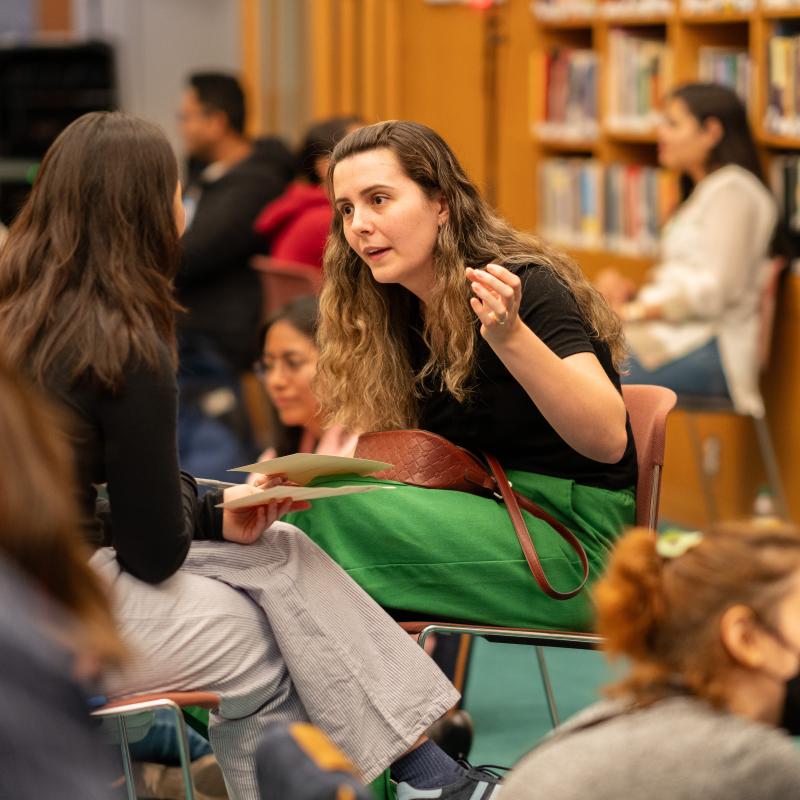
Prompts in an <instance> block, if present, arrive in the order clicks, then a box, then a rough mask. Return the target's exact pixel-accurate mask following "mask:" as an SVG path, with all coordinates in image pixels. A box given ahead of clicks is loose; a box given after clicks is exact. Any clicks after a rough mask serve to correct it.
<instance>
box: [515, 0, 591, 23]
mask: <svg viewBox="0 0 800 800" xmlns="http://www.w3.org/2000/svg"><path fill="white" fill-rule="evenodd" d="M596 11H597V3H596V2H595V0H534V2H532V3H531V12H532V13H533V15H534V17H536V18H537V19H539V20H542V21H543V22H558V21H560V20H568V19H587V20H588V19H591V18H592V17H594V15H595V13H596Z"/></svg>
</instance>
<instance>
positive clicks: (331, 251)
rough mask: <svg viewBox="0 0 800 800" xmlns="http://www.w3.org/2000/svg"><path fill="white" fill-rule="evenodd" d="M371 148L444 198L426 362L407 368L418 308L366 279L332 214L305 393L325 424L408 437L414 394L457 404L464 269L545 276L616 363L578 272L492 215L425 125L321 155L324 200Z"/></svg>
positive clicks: (610, 323)
mask: <svg viewBox="0 0 800 800" xmlns="http://www.w3.org/2000/svg"><path fill="white" fill-rule="evenodd" d="M381 148H385V149H388V150H390V151H391V152H392V153H394V155H395V156H396V158H397V160H398V161H399V163H400V165H401V167H402V169H403V170H404V172H405V174H406V175H408V177H409V178H411V179H412V180H413V181H414V182H415V183H416V184H417V185H418V186H420V187H421V189H422V190H423V191H424V192H425V194H426V195H427V196H428V197H430V198H434V197H439V196H441V197H443V198H444V199H445V201H446V202H447V206H448V209H449V216H448V219H447V221H446V222H445V223H444V224H443V225H442V226H441V228H440V229H439V235H438V238H437V241H436V244H435V248H434V252H433V265H434V266H433V269H434V276H433V288H432V291H431V294H430V297H429V299H428V301H427V304H426V308H427V309H435V313H423V317H424V321H423V330H422V336H423V339H424V341H425V344H426V345H427V347H428V348H429V350H430V355H429V357H428V359H427V361H426V362H425V364H424V365H423V366H422V367H421V368H420V369H417V370H415V369H414V368H413V366H412V363H411V359H410V352H409V325H410V322H411V320H412V318H413V316H412V315H413V313H414V309H415V307H416V302H417V301H416V299H415V298H414V297H413V295H412V294H411V293H410V292H409V291H407V290H406V289H404V288H403V287H401V286H399V285H395V284H379V283H378V282H377V281H375V280H374V278H373V277H372V274H371V272H370V269H369V267H368V266H367V265H366V264H365V263H364V262H363V261H362V260H361V259H360V258H359V256H358V255H357V254H356V253H355V252H354V251H353V250H352V249H351V248H350V246H349V245H348V243H347V240H346V239H345V235H344V228H343V221H342V217H341V215H339V214H338V213H337V214H335V215H334V219H333V223H332V226H331V232H330V236H329V237H328V244H327V246H326V249H325V258H324V272H325V281H324V284H323V288H322V295H321V297H320V324H319V334H318V336H319V345H320V359H319V369H318V373H317V380H316V384H315V389H316V391H317V394H318V395H319V397H320V402H321V404H322V408H323V413H324V414H325V415H326V417H327V421H328V423H334V422H335V423H338V424H341V425H344V426H345V427H347V428H348V429H349V430H361V431H370V430H382V429H392V428H405V427H410V426H414V425H415V424H416V422H417V419H418V415H419V398H420V396H421V391H422V386H423V384H425V385H438V386H439V387H441V388H442V389H445V390H447V391H448V392H450V394H452V395H453V397H455V398H456V399H457V400H458V401H459V402H463V401H464V400H466V399H467V396H468V395H469V392H470V388H471V387H470V384H471V380H472V377H473V372H474V362H475V350H476V344H477V337H478V335H479V333H478V324H477V319H476V317H475V315H474V314H473V312H472V310H471V309H470V306H469V296H470V290H469V284H468V282H467V280H466V277H465V274H464V270H465V268H466V267H468V266H470V267H483V266H485V265H486V264H488V263H489V262H492V261H494V262H499V263H501V264H503V265H504V266H506V267H509V268H510V269H512V270H513V269H514V268H515V267H522V266H525V265H529V264H536V265H538V266H539V267H540V268H543V269H549V270H551V271H552V272H553V274H554V275H555V276H556V277H557V278H558V279H559V280H560V281H561V282H562V283H563V284H564V285H565V286H566V287H567V288H568V289H569V291H570V292H571V293H572V295H573V297H574V298H575V301H576V303H577V305H578V308H579V310H580V312H581V314H582V315H583V316H584V318H585V320H586V322H587V324H588V326H589V328H590V329H591V331H592V335H593V336H595V337H596V338H597V339H598V340H600V341H602V342H605V343H607V344H608V346H609V348H610V350H611V353H612V357H613V359H614V361H615V363H620V362H621V361H622V358H623V357H624V353H625V347H624V343H623V337H622V330H621V325H620V322H619V319H618V318H617V317H616V315H614V314H613V313H612V312H611V310H610V309H609V307H608V306H607V305H606V303H605V301H604V300H603V299H602V297H600V295H599V294H598V293H597V292H596V291H595V289H594V288H593V287H592V286H591V284H590V283H589V282H588V281H587V280H586V278H585V277H584V275H583V273H582V272H581V270H580V268H579V267H578V265H577V264H576V263H575V262H574V261H572V260H571V259H570V258H568V257H567V256H566V255H564V254H563V253H561V252H559V251H558V250H556V249H555V248H553V247H551V246H550V245H548V244H546V243H545V242H543V241H542V240H541V239H539V238H537V237H535V236H532V235H529V234H525V233H521V232H519V231H516V230H514V228H512V227H511V226H510V225H509V224H508V223H507V222H506V221H505V220H503V219H501V218H500V217H499V216H498V215H497V214H495V213H494V212H493V211H492V209H491V208H490V207H489V206H488V204H487V203H486V202H485V201H484V200H483V198H481V196H480V194H479V192H478V189H477V188H476V187H475V185H474V184H473V183H472V181H471V180H470V179H469V177H468V175H467V174H466V172H465V171H464V169H463V167H462V166H461V165H460V164H459V162H458V159H456V157H455V155H454V154H453V151H452V150H451V149H450V147H449V146H448V145H447V143H446V142H445V141H444V140H443V139H442V138H441V136H439V135H438V134H437V133H436V132H435V131H433V130H431V129H430V128H428V127H426V126H425V125H420V124H418V123H415V122H406V121H390V122H381V123H378V124H377V125H371V126H368V127H365V128H361V129H359V130H357V131H354V132H353V133H351V134H349V135H348V136H347V137H345V138H344V139H343V140H342V141H341V142H339V144H338V145H337V146H336V148H335V149H334V151H333V153H332V155H331V162H330V167H329V169H328V192H329V194H330V196H331V198H333V197H334V192H333V174H334V171H335V169H336V166H337V165H338V164H339V163H340V162H341V161H344V160H345V159H347V158H350V157H351V156H354V155H356V154H358V153H364V152H367V151H370V150H377V149H381Z"/></svg>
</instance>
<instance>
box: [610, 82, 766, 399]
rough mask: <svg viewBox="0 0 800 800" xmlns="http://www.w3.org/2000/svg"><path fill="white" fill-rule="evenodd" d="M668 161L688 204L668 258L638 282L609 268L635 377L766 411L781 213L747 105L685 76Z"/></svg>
mask: <svg viewBox="0 0 800 800" xmlns="http://www.w3.org/2000/svg"><path fill="white" fill-rule="evenodd" d="M658 140H659V141H658V155H659V161H660V163H661V165H662V166H663V167H666V168H667V169H671V170H674V171H676V172H679V173H680V175H681V184H682V187H681V188H682V190H683V191H682V194H683V197H684V201H683V203H682V204H681V205H680V206H679V208H678V209H677V211H676V212H675V214H674V215H673V217H672V219H671V220H670V222H669V223H668V224H667V226H666V227H665V229H664V231H663V235H662V244H661V258H660V260H659V263H658V264H657V265H656V266H655V267H654V269H653V270H652V272H651V274H650V275H649V278H648V281H647V283H646V284H645V285H644V286H642V287H641V288H639V289H638V291H637V288H636V286H635V285H634V284H633V283H632V282H631V281H630V280H629V279H627V278H625V277H624V276H622V275H620V274H619V273H617V272H615V271H613V270H606V271H605V272H603V273H601V274H600V275H599V276H598V278H597V288H598V289H599V290H600V292H601V293H602V294H603V295H604V296H605V297H606V299H607V300H608V301H609V303H610V304H611V305H612V307H614V308H615V310H616V311H617V312H618V313H619V314H620V316H621V317H622V319H623V321H624V322H625V333H626V336H627V339H628V344H629V346H630V349H631V361H630V364H629V374H628V376H627V378H626V380H627V381H628V382H630V383H656V384H660V385H662V386H669V387H671V388H673V389H675V390H676V391H677V392H679V393H681V392H683V393H689V394H707V395H714V396H718V395H721V396H729V397H730V398H731V399H732V400H733V403H734V406H735V407H736V409H737V410H739V411H741V412H744V413H756V414H757V413H760V412H761V410H762V403H761V397H760V394H759V391H758V334H759V299H760V295H761V290H762V288H763V286H764V282H765V281H766V279H767V277H768V275H769V268H768V261H767V255H768V251H769V246H770V241H771V239H772V235H773V231H774V229H775V224H776V220H777V211H776V206H775V201H774V199H773V197H772V195H771V194H770V192H769V191H768V189H767V187H766V185H765V183H764V179H763V176H762V173H761V168H760V166H759V162H758V156H757V153H756V149H755V144H754V142H753V137H752V134H751V132H750V129H749V127H748V124H747V116H746V111H745V108H744V106H743V104H742V102H741V101H740V100H739V98H738V97H737V96H736V94H735V93H734V92H733V91H732V90H730V89H727V88H725V87H723V86H718V85H716V84H702V83H692V84H686V85H684V86H682V87H680V88H679V89H677V90H676V91H674V92H673V93H672V94H671V96H670V98H669V100H667V103H666V107H665V114H664V122H663V124H662V125H661V126H660V128H659V135H658Z"/></svg>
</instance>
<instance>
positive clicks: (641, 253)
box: [527, 0, 800, 524]
mask: <svg viewBox="0 0 800 800" xmlns="http://www.w3.org/2000/svg"><path fill="white" fill-rule="evenodd" d="M573 9H574V10H573ZM529 25H530V29H529V36H528V39H527V41H528V44H529V50H528V57H529V73H528V86H529V96H530V102H529V108H528V114H529V148H530V150H531V158H530V163H531V165H532V168H533V172H534V183H533V187H534V191H533V192H532V194H534V195H535V196H534V197H533V198H532V201H533V210H532V214H531V216H532V219H533V220H534V225H535V227H536V230H537V232H539V233H541V234H542V235H544V236H547V237H548V238H549V239H551V240H553V241H554V242H555V243H557V244H559V245H561V246H562V247H563V248H564V249H565V250H566V251H567V252H569V253H570V255H572V256H573V257H574V258H575V259H576V260H577V261H578V263H579V264H580V265H581V266H582V268H583V269H584V271H585V272H586V273H587V275H589V276H590V277H591V276H592V275H594V274H596V273H597V272H598V271H599V270H600V269H602V268H604V267H609V266H613V267H615V268H617V269H619V270H620V271H621V272H623V273H625V274H626V275H628V276H629V277H631V278H632V279H633V280H635V281H637V282H641V281H642V280H643V279H644V277H645V275H646V272H647V270H648V269H649V268H650V266H651V265H652V263H653V258H654V248H653V244H655V243H654V242H652V241H650V239H649V236H648V235H642V236H638V237H637V236H634V237H632V238H631V237H627V240H626V241H624V243H623V246H620V219H619V209H616V211H615V210H614V209H612V208H610V204H609V196H610V195H609V186H608V184H614V182H616V183H617V184H619V183H620V180H621V179H624V178H625V177H626V176H630V175H631V174H637V175H639V174H644V173H647V174H648V175H649V176H650V177H649V181H650V182H649V184H648V190H647V192H643V191H642V190H641V187H640V188H639V189H634V190H633V191H632V192H631V191H629V192H628V197H629V199H630V200H631V201H632V202H637V203H640V204H641V203H642V202H643V200H644V198H645V197H649V202H650V205H651V207H650V208H649V209H646V210H645V212H644V214H645V216H648V217H649V220H648V223H649V226H650V227H649V229H648V233H649V231H651V230H652V224H653V221H654V220H656V219H657V220H659V221H661V220H663V218H664V216H665V215H666V214H667V213H668V210H669V208H668V207H669V206H670V204H671V203H675V202H677V182H676V176H669V175H664V174H662V171H661V170H656V167H657V165H658V158H657V156H658V150H657V138H656V132H655V125H654V121H655V120H656V119H657V98H655V97H654V95H663V94H665V93H667V92H668V91H669V89H670V88H671V87H673V86H677V85H679V84H681V83H684V82H687V81H693V80H712V79H716V80H720V79H722V80H721V81H720V82H725V83H727V84H728V85H730V86H732V88H734V89H736V91H737V92H739V94H740V96H742V98H743V100H745V103H746V105H747V108H748V114H749V117H750V122H751V126H752V128H753V131H754V134H755V137H756V142H757V145H758V148H759V153H760V156H761V157H762V161H763V166H764V169H765V173H766V175H767V178H768V180H769V182H770V185H771V186H772V188H773V191H774V192H775V194H776V197H777V199H778V202H779V207H780V208H781V210H782V214H783V215H784V217H785V219H786V221H787V223H788V224H789V226H790V228H792V229H794V230H795V232H800V0H798V2H796V3H794V4H788V3H782V4H781V5H777V4H776V2H772V3H769V2H768V0H674V2H667V1H666V0H641V1H640V2H636V0H632V1H629V0H598V1H597V2H594V3H592V2H586V0H582V2H581V3H580V5H579V6H573V5H572V4H571V3H570V1H569V0H554V1H551V2H534V3H531V4H530V5H529ZM555 51H557V52H559V53H562V52H570V51H574V52H580V53H586V52H587V51H593V52H594V53H595V54H596V75H595V78H594V79H595V82H596V86H597V98H596V102H595V103H594V107H596V119H595V120H594V122H595V130H596V133H595V134H594V135H592V136H586V135H585V132H584V131H585V129H586V127H587V126H586V122H585V121H584V122H583V128H582V129H581V130H579V131H576V132H574V133H572V135H571V132H570V131H569V130H568V129H565V130H561V131H557V133H558V134H560V135H557V136H551V135H548V129H547V125H546V124H543V123H546V122H547V115H548V110H549V109H548V103H547V94H546V89H547V88H548V81H549V80H550V79H551V78H552V72H551V70H550V69H549V67H550V60H549V59H550V54H552V53H553V52H555ZM580 57H581V58H586V57H587V56H585V55H581V56H580ZM615 59H616V61H615ZM561 91H562V93H563V92H564V91H565V90H564V89H563V88H562V89H561ZM620 93H627V96H622V97H621V96H620ZM584 102H585V107H586V108H591V107H592V104H591V103H590V102H588V101H584ZM651 112H653V113H651ZM598 176H600V177H598ZM671 180H672V181H673V182H672V183H670V181H671ZM551 181H552V184H551V185H553V186H555V187H556V189H555V190H553V189H552V188H548V184H550V183H551ZM598 181H599V182H600V183H601V184H602V186H601V187H600V188H599V189H598V188H597V184H598ZM570 182H571V183H570ZM570 185H572V186H573V187H574V191H575V196H574V197H573V198H572V199H570V198H569V197H568V196H566V195H567V194H568V187H569V186H570ZM654 185H655V186H656V187H657V188H656V190H655V191H654V188H653V187H654ZM565 187H567V188H565ZM658 187H660V189H659V188H658ZM612 189H613V186H612ZM553 194H555V195H556V196H555V197H553V196H552V195H553ZM611 194H612V195H613V191H612V192H611ZM598 198H599V199H598ZM619 200H620V198H619V197H617V201H619ZM592 214H597V215H599V218H597V217H595V218H592ZM565 219H566V222H565V221H564V220H565ZM570 222H574V226H573V228H572V229H570V226H569V223H570ZM639 222H642V221H641V220H639ZM625 238H626V237H624V236H623V237H622V239H625ZM778 313H779V315H780V316H779V318H778V326H777V330H776V341H775V346H774V348H773V360H772V364H773V365H775V368H774V369H773V370H771V371H770V373H769V375H768V376H767V378H766V380H765V385H764V390H765V396H766V399H767V406H768V414H769V416H770V418H771V419H772V420H773V428H774V429H775V428H777V426H783V427H782V428H778V429H779V430H784V429H785V426H786V425H787V424H791V425H792V426H794V427H796V428H797V431H796V433H797V435H798V436H800V423H794V422H791V423H789V422H788V417H789V416H791V417H792V418H793V417H794V416H795V415H794V412H793V411H790V405H787V402H789V401H788V400H787V398H793V399H794V400H795V401H796V400H797V399H798V397H800V375H796V374H795V370H794V369H792V367H793V365H794V364H795V363H796V361H795V362H793V361H792V360H791V359H793V358H794V357H795V356H796V355H797V352H798V347H800V344H796V343H795V341H794V340H795V338H798V339H799V340H800V274H793V275H792V276H791V277H790V279H789V280H788V281H787V284H786V287H785V290H784V293H783V297H782V298H781V302H780V307H779V311H778ZM790 354H791V355H790ZM787 358H788V359H790V360H785V359H787ZM699 422H700V429H701V433H702V435H704V436H713V437H717V438H718V439H719V440H720V442H721V443H722V447H723V455H722V461H723V463H722V468H721V470H720V473H719V474H718V475H717V477H716V479H715V481H716V486H717V496H718V500H719V501H720V507H721V509H722V511H723V513H724V514H726V515H727V516H735V515H744V514H747V513H749V512H750V509H751V507H752V498H753V496H754V494H755V490H756V487H757V486H758V484H759V483H760V482H763V477H762V475H763V473H762V470H761V466H760V458H759V455H758V449H757V447H756V443H755V438H754V435H753V433H752V431H751V429H750V423H749V421H748V420H743V419H735V418H724V417H723V418H719V417H717V418H714V417H712V416H708V417H701V419H700V420H699ZM672 429H673V433H671V434H670V436H671V439H672V441H671V443H670V446H669V447H668V453H670V458H669V459H668V461H671V464H670V463H668V465H667V471H666V473H665V492H664V513H665V514H666V515H667V517H668V518H672V519H673V520H677V521H684V522H688V523H690V524H702V523H703V522H704V516H705V514H704V509H703V506H702V502H701V500H700V496H699V488H698V486H699V483H698V476H697V472H696V467H695V465H694V462H693V459H692V456H691V448H690V445H689V442H688V438H687V434H686V428H685V425H684V424H683V423H682V421H681V420H680V414H676V418H675V423H674V425H673V426H672ZM793 431H794V428H793ZM782 437H783V433H781V435H780V436H776V437H775V438H776V439H777V440H779V441H778V445H777V446H778V450H779V453H780V451H781V449H784V452H783V453H780V458H781V462H782V468H783V473H784V475H783V477H784V482H785V485H786V486H787V488H789V487H791V486H792V481H793V480H796V479H800V459H798V458H797V456H796V454H795V452H794V446H793V445H792V444H791V441H794V439H795V438H796V437H795V436H794V435H793V433H792V434H790V435H789V436H787V437H786V444H785V446H784V441H782ZM794 494H795V493H793V492H791V491H790V495H794ZM790 503H791V504H793V506H794V509H793V510H794V514H795V516H797V515H798V514H800V506H798V499H796V498H795V497H793V496H791V497H790Z"/></svg>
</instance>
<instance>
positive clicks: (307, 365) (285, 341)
mask: <svg viewBox="0 0 800 800" xmlns="http://www.w3.org/2000/svg"><path fill="white" fill-rule="evenodd" d="M317 314H318V306H317V298H316V297H301V298H298V299H297V300H293V301H292V302H291V303H288V304H287V305H285V306H284V307H283V308H282V309H280V310H279V311H277V312H276V313H275V314H274V315H273V316H272V317H270V319H269V320H267V322H266V323H265V325H264V327H263V328H262V329H261V332H260V335H259V336H260V342H261V358H260V359H259V361H258V362H257V364H256V368H257V371H258V374H259V375H260V377H261V379H262V381H263V383H264V388H265V389H266V392H267V396H268V397H269V400H270V406H271V410H272V422H273V425H272V426H271V427H272V430H273V432H274V447H275V451H276V453H277V454H278V455H279V456H281V455H287V454H289V453H294V452H297V450H298V449H299V446H300V440H301V438H302V436H303V432H304V430H308V431H311V432H312V433H313V434H314V435H315V437H316V438H319V436H320V434H321V433H322V426H321V417H320V407H319V401H318V400H317V397H316V395H315V394H314V391H313V389H312V383H313V381H314V378H315V376H316V374H317V358H318V357H319V351H318V349H317V345H316V332H317Z"/></svg>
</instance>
